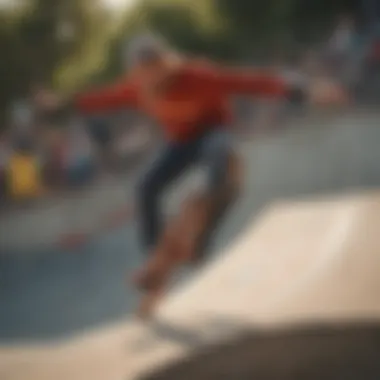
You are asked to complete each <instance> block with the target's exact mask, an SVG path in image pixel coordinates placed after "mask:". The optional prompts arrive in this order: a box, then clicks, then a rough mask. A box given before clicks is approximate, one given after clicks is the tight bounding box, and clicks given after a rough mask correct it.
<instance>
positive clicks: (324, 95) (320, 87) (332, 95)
mask: <svg viewBox="0 0 380 380" xmlns="http://www.w3.org/2000/svg"><path fill="white" fill-rule="evenodd" d="M308 100H309V103H310V104H311V105H313V106H324V107H326V106H327V107H330V106H332V107H341V106H347V105H349V104H350V103H351V97H350V95H349V93H348V91H347V90H345V89H344V88H343V87H342V86H341V85H339V84H337V83H334V82H332V81H329V80H318V81H316V82H314V83H313V84H311V85H310V87H309V88H308Z"/></svg>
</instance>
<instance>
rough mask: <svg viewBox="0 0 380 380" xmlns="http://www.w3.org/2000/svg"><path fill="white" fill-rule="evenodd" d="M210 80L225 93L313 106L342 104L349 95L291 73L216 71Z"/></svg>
mask: <svg viewBox="0 0 380 380" xmlns="http://www.w3.org/2000/svg"><path fill="white" fill-rule="evenodd" d="M213 75H214V78H215V80H216V81H217V82H218V83H219V86H221V88H222V89H223V91H225V92H226V93H230V94H236V95H238V94H246V95H253V96H258V97H267V98H284V99H287V100H291V101H293V102H296V103H304V102H310V103H311V104H314V105H322V106H325V105H334V104H335V105H344V104H347V103H348V102H349V95H348V94H347V92H346V91H345V90H344V89H343V88H342V87H341V86H339V85H338V84H337V83H334V82H331V81H326V80H324V81H323V80H320V81H316V82H315V81H309V80H308V79H307V78H306V77H305V76H303V75H302V74H297V73H294V72H284V73H277V74H276V73H274V72H271V71H265V70H239V71H238V70H233V69H218V70H215V72H214V74H213Z"/></svg>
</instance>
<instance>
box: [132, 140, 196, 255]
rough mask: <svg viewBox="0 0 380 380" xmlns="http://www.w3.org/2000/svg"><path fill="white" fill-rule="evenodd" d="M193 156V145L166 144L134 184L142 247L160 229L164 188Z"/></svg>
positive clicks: (154, 239) (151, 244)
mask: <svg viewBox="0 0 380 380" xmlns="http://www.w3.org/2000/svg"><path fill="white" fill-rule="evenodd" d="M195 157H196V146H195V145H194V146H193V144H184V145H179V144H169V145H167V146H166V147H165V148H164V149H163V151H162V152H161V153H160V154H159V155H158V157H157V158H156V159H155V160H154V161H153V162H152V164H151V165H150V166H149V168H148V170H147V172H146V173H145V174H144V175H143V177H142V180H141V181H140V182H139V184H138V186H137V202H138V208H139V210H138V211H139V219H140V220H139V224H140V229H141V231H140V232H141V240H142V244H143V246H144V249H146V250H147V251H149V250H150V249H151V248H152V247H154V246H155V244H156V242H157V239H158V237H159V235H160V231H161V227H162V225H161V210H160V200H161V199H160V198H161V195H162V193H163V191H164V189H165V188H166V187H167V186H168V185H169V184H170V183H171V182H172V181H173V180H174V179H176V178H177V177H178V176H179V175H180V174H181V173H182V171H183V170H184V169H186V167H187V166H188V165H190V164H191V163H192V162H193V161H194V160H195Z"/></svg>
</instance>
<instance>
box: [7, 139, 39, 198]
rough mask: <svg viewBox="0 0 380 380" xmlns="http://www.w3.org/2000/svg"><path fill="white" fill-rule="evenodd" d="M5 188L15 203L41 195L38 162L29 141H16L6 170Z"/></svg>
mask: <svg viewBox="0 0 380 380" xmlns="http://www.w3.org/2000/svg"><path fill="white" fill-rule="evenodd" d="M6 173H7V175H6V181H7V188H8V190H9V193H10V196H11V197H12V199H13V200H16V201H28V200H30V199H33V198H36V197H38V196H40V195H42V193H43V184H42V182H43V180H42V173H41V167H40V160H39V158H38V156H37V154H36V152H35V150H34V147H33V145H32V144H31V142H30V140H29V139H18V140H17V141H16V142H15V146H14V151H13V152H12V153H11V155H10V158H9V163H8V167H7V170H6Z"/></svg>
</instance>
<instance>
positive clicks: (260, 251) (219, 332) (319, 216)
mask: <svg viewBox="0 0 380 380" xmlns="http://www.w3.org/2000/svg"><path fill="white" fill-rule="evenodd" d="M379 228H380V194H376V193H373V194H369V193H368V194H362V195H357V196H355V195H353V196H347V197H343V198H340V199H339V198H337V199H320V200H317V201H310V202H309V201H301V202H295V203H279V204H275V205H273V206H271V207H270V208H269V209H267V210H266V211H265V212H264V213H263V214H262V217H261V218H259V221H258V222H257V223H253V224H252V225H250V226H249V227H248V228H247V229H246V231H245V232H244V233H243V234H242V235H241V237H240V238H239V239H237V241H236V242H234V243H233V244H232V245H231V246H230V247H227V248H226V249H225V251H224V253H223V254H222V255H221V256H220V257H219V258H218V259H216V260H215V261H214V262H211V263H210V264H208V265H207V266H206V267H205V268H203V269H202V270H201V271H200V272H199V273H198V274H197V275H196V276H195V278H194V279H193V280H192V281H191V282H190V283H189V284H187V285H185V286H184V287H182V288H180V289H178V290H177V291H176V292H174V293H173V294H171V295H170V296H168V297H167V299H166V300H165V301H164V302H163V304H162V307H161V308H160V310H159V313H158V315H157V319H156V320H155V321H152V322H150V323H149V324H142V323H140V322H138V321H132V320H128V321H125V322H123V323H120V324H119V325H115V326H110V327H108V328H106V329H103V330H102V331H96V332H93V333H91V334H89V335H87V336H82V337H77V338H75V339H72V340H68V341H66V342H60V343H57V344H56V345H41V346H29V347H27V346H24V347H17V346H13V347H2V348H1V347H0V378H1V379H4V380H24V379H25V380H50V379H51V380H53V379H54V380H61V379H62V380H66V379H72V380H87V379H88V380H106V379H107V380H113V379H114V380H126V379H137V378H138V375H139V374H142V373H144V372H145V371H149V369H151V368H152V367H153V366H158V365H163V364H164V363H166V362H168V361H170V360H174V359H176V358H180V357H183V356H184V355H186V354H187V353H189V352H190V351H192V350H194V349H195V348H197V347H199V346H202V345H204V344H205V343H208V342H212V341H215V340H223V339H227V338H228V337H230V336H231V335H236V334H238V333H239V332H240V331H244V330H246V329H247V328H252V327H255V328H260V327H261V328H263V329H267V328H273V327H278V326H283V325H288V324H305V323H312V322H314V321H315V320H318V321H321V320H322V321H324V322H329V321H336V320H338V321H339V320H346V319H355V320H357V319H372V320H373V319H378V317H379V316H380V301H379V299H378V294H379V291H380V277H379V276H378V268H379V266H380V265H379V264H380V255H379V254H378V246H379V239H380V235H379V232H378V231H379Z"/></svg>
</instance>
